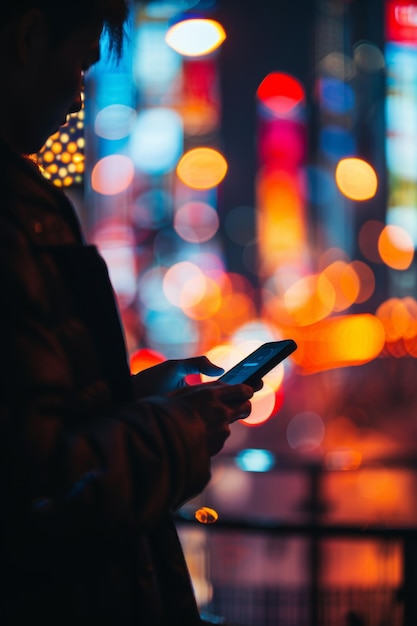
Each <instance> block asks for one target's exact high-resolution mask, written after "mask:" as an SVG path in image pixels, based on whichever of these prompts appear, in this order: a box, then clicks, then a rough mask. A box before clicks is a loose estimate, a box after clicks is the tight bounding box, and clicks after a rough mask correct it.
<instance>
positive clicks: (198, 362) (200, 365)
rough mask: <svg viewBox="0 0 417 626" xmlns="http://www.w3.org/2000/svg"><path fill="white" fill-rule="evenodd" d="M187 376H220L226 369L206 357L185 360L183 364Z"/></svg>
mask: <svg viewBox="0 0 417 626" xmlns="http://www.w3.org/2000/svg"><path fill="white" fill-rule="evenodd" d="M183 367H184V370H185V374H206V375H207V376H220V374H223V372H224V369H223V368H222V367H219V366H218V365H215V364H214V363H212V362H211V361H210V360H209V359H208V358H207V357H206V356H196V357H192V358H190V359H185V361H184V362H183Z"/></svg>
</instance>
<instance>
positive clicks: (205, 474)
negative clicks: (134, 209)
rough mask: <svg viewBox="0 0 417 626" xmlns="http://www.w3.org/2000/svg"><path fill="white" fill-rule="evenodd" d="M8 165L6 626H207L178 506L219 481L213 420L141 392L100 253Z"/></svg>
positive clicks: (0, 170)
mask: <svg viewBox="0 0 417 626" xmlns="http://www.w3.org/2000/svg"><path fill="white" fill-rule="evenodd" d="M0 163H1V167H0V191H1V199H0V281H1V288H0V294H1V313H0V315H1V320H0V322H1V323H0V369H1V372H0V373H1V378H0V384H1V393H0V496H1V511H0V533H1V536H0V572H1V579H2V584H1V585H0V624H2V625H3V624H4V625H6V624H7V625H9V624H19V625H20V624H22V625H23V624H27V623H29V620H30V622H31V623H37V622H39V623H42V624H43V625H44V626H46V625H48V626H49V625H52V624H54V626H65V625H66V624H71V625H72V626H75V625H77V626H80V625H83V624H89V625H96V624H97V625H99V624H115V625H116V624H117V625H118V626H123V625H130V624H136V625H138V626H139V625H144V626H159V625H162V624H164V625H171V624H175V625H177V624H178V625H179V624H186V625H190V626H191V625H192V624H198V623H199V622H200V620H199V617H198V611H197V608H196V604H195V600H194V595H193V592H192V587H191V584H190V579H189V576H188V572H187V568H186V565H185V561H184V557H183V554H182V550H181V546H180V543H179V541H178V537H177V535H176V531H175V527H174V524H173V522H172V521H171V518H170V514H169V511H172V510H174V509H175V508H176V507H178V506H179V505H180V504H181V503H183V502H184V501H186V500H187V499H189V498H190V497H192V496H193V495H196V493H198V492H199V491H200V490H201V489H202V488H203V487H204V486H205V484H206V483H207V481H208V479H209V456H208V451H207V449H206V443H205V436H204V433H205V428H204V424H203V423H202V421H201V420H200V418H199V417H198V416H196V415H190V414H187V412H186V411H185V410H184V407H183V406H182V404H181V400H180V399H178V398H176V399H175V400H174V399H170V400H169V402H168V401H167V400H166V399H164V398H156V397H155V398H145V399H143V400H141V401H136V400H135V399H134V397H133V390H132V385H131V378H130V373H129V368H128V364H127V357H126V352H125V347H124V341H123V335H122V331H121V327H120V324H119V319H118V313H117V309H116V305H115V300H114V297H113V293H112V289H111V286H110V284H109V280H108V275H107V269H106V266H105V264H104V262H103V260H102V259H101V257H100V255H99V254H98V252H97V250H96V249H95V248H94V247H92V246H87V245H85V243H84V242H83V241H82V236H81V234H80V232H79V228H78V221H77V219H76V217H75V214H74V212H73V209H72V207H71V205H70V203H69V202H68V200H67V199H66V197H65V195H64V194H63V193H62V192H61V191H60V190H59V189H57V188H56V187H53V186H52V185H51V184H50V183H49V182H48V181H46V180H45V179H44V178H43V177H42V176H41V175H40V174H39V172H38V170H37V167H36V166H35V165H34V164H33V163H31V162H29V161H27V160H26V159H22V158H20V157H19V156H17V155H14V154H11V153H9V152H8V151H7V149H5V148H3V147H2V148H1V153H0Z"/></svg>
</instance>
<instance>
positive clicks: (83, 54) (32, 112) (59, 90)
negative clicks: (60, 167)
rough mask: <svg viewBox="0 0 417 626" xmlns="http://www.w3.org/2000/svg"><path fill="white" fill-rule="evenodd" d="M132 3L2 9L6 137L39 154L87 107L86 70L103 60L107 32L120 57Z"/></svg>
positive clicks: (0, 130) (50, 3) (0, 135)
mask: <svg viewBox="0 0 417 626" xmlns="http://www.w3.org/2000/svg"><path fill="white" fill-rule="evenodd" d="M127 14H128V0H72V2H71V3H64V2H61V1H59V0H11V1H10V2H9V3H8V4H7V5H6V6H5V5H4V3H2V6H1V8H0V76H1V80H2V92H3V98H2V99H1V100H0V139H2V140H3V141H6V143H8V144H9V145H10V146H11V147H12V148H14V149H15V150H17V151H18V152H21V153H27V154H29V153H32V152H36V151H38V150H39V149H40V148H41V147H42V145H43V143H44V142H45V140H46V139H47V138H48V136H49V135H51V134H52V133H53V132H55V131H56V130H57V129H58V128H59V126H60V125H62V124H63V123H64V122H65V119H66V116H67V114H68V113H71V112H74V111H77V110H78V109H79V108H80V107H81V95H80V94H81V89H82V82H83V75H84V72H85V71H87V70H88V68H89V67H90V66H91V65H93V64H94V63H95V62H96V61H97V60H98V58H99V40H100V36H101V33H102V31H103V28H104V29H105V30H106V31H107V32H108V34H109V41H110V50H111V51H114V52H115V53H116V54H118V53H119V52H120V50H121V45H122V42H123V28H124V23H125V20H126V18H127Z"/></svg>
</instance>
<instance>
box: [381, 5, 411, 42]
mask: <svg viewBox="0 0 417 626" xmlns="http://www.w3.org/2000/svg"><path fill="white" fill-rule="evenodd" d="M386 38H387V40H388V41H397V42H403V43H409V44H414V45H416V46H417V3H416V2H404V0H403V1H402V2H401V1H398V0H396V1H392V0H391V1H388V2H387V7H386Z"/></svg>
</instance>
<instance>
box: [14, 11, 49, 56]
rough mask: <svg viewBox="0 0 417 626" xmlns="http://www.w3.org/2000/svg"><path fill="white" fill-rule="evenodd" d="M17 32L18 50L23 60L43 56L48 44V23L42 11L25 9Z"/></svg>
mask: <svg viewBox="0 0 417 626" xmlns="http://www.w3.org/2000/svg"><path fill="white" fill-rule="evenodd" d="M16 34H17V37H16V52H17V55H18V58H19V60H20V61H21V62H23V63H27V62H28V61H30V60H35V59H37V60H39V59H41V58H42V57H43V55H44V54H45V52H46V49H47V46H48V25H47V23H46V20H45V16H44V15H43V13H42V11H40V10H39V9H29V10H28V11H25V13H23V14H22V15H21V16H20V18H19V21H18V23H17V33H16Z"/></svg>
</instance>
